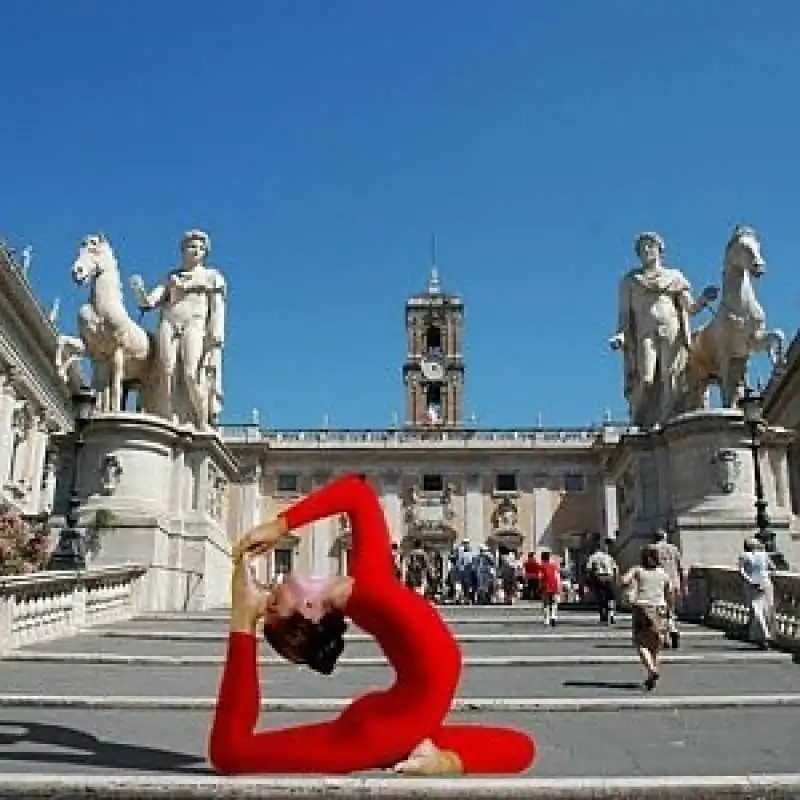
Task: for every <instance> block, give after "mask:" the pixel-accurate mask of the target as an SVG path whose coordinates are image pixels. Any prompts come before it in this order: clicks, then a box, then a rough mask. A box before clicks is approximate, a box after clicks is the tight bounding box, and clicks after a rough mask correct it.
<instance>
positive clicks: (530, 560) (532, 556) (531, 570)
mask: <svg viewBox="0 0 800 800" xmlns="http://www.w3.org/2000/svg"><path fill="white" fill-rule="evenodd" d="M523 573H524V575H525V588H524V594H523V597H524V599H525V600H538V599H539V559H538V558H536V553H533V552H531V553H528V557H527V558H526V559H525V564H524V565H523Z"/></svg>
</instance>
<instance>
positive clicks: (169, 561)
mask: <svg viewBox="0 0 800 800" xmlns="http://www.w3.org/2000/svg"><path fill="white" fill-rule="evenodd" d="M84 438H85V445H84V447H83V450H82V452H81V454H80V459H79V462H78V464H77V488H78V493H79V495H80V497H82V498H86V499H85V502H84V503H83V505H82V506H81V509H80V519H81V525H82V526H84V527H85V529H86V531H87V550H88V553H87V556H88V559H89V560H90V562H91V564H92V566H101V565H107V564H120V563H126V562H135V563H138V564H141V565H143V566H146V567H147V568H148V571H147V574H146V576H145V578H144V581H145V584H144V587H143V595H142V596H143V599H144V604H145V605H144V609H145V610H147V611H177V610H204V609H208V608H213V607H219V606H224V605H227V604H228V603H229V602H230V577H231V561H230V555H229V554H230V550H231V543H230V541H229V538H228V531H227V516H228V515H227V486H228V484H229V483H230V482H231V481H232V480H234V479H235V476H236V475H237V473H238V468H237V465H236V462H235V460H234V458H233V456H232V455H231V453H230V451H229V450H228V449H227V447H226V446H225V445H224V444H223V442H222V439H221V438H220V436H219V434H218V433H217V432H216V431H211V430H210V431H196V430H194V429H192V428H188V427H183V426H176V425H173V424H171V423H169V422H167V421H166V420H163V419H161V418H159V417H155V416H151V415H149V414H141V413H108V414H100V415H97V416H96V417H94V418H93V419H92V421H91V422H90V423H89V424H88V425H87V427H86V429H85V432H84ZM61 488H64V489H66V488H67V487H63V484H62V487H61ZM67 491H68V489H67ZM62 502H63V500H62ZM62 507H64V506H62Z"/></svg>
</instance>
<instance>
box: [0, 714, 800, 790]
mask: <svg viewBox="0 0 800 800" xmlns="http://www.w3.org/2000/svg"><path fill="white" fill-rule="evenodd" d="M329 716H330V713H329V712H318V713H303V714H296V713H295V714H288V713H273V714H264V715H262V717H261V719H260V721H259V723H258V728H259V729H265V728H279V727H285V726H289V725H297V724H303V723H311V722H317V721H319V720H321V719H325V718H328V717H329ZM797 719H798V711H797V709H796V708H794V707H786V708H780V707H763V708H758V707H747V708H705V709H674V708H666V709H660V708H655V707H653V708H651V709H649V710H646V711H636V710H627V711H626V710H623V711H622V712H621V713H606V712H605V711H602V710H600V711H594V710H584V711H583V712H581V713H578V714H571V713H561V712H560V711H557V712H556V713H541V712H536V713H534V712H519V713H516V714H514V715H513V716H509V715H508V714H507V713H502V712H501V713H496V712H491V711H480V712H475V711H473V712H468V711H465V712H462V713H458V714H456V715H454V717H453V721H454V722H458V723H467V724H472V723H483V724H487V725H513V726H514V727H517V728H520V729H522V730H526V731H529V732H530V733H531V734H532V735H533V736H534V738H535V739H536V744H537V751H538V756H537V760H536V762H535V764H534V767H533V769H532V770H531V771H530V772H529V773H528V775H535V776H536V778H537V779H542V778H557V779H559V782H561V781H563V780H564V779H566V780H565V781H564V782H563V783H560V785H562V786H564V787H566V788H565V791H571V790H572V789H574V788H575V786H576V785H577V784H576V779H584V778H587V777H589V778H592V776H604V778H605V779H619V778H624V777H626V776H632V775H636V776H639V779H647V778H651V779H652V780H653V781H654V780H655V779H658V780H659V781H662V780H664V778H665V777H666V778H669V777H672V778H673V779H674V780H675V781H676V783H675V786H677V787H680V788H682V789H683V791H685V792H686V793H685V794H683V795H680V794H672V795H668V796H669V797H676V798H680V800H686V798H688V797H691V798H692V800H697V797H699V796H702V795H698V794H697V793H696V792H695V791H694V789H693V788H692V787H693V786H695V785H696V784H695V783H693V782H692V781H690V780H689V781H687V778H685V777H683V776H694V777H695V778H696V779H697V780H700V779H702V778H704V777H705V776H709V775H726V774H731V773H733V772H739V773H742V772H745V771H746V772H747V773H748V774H750V775H755V774H759V775H760V774H765V775H769V774H779V773H795V772H797V764H798V760H799V759H800V743H798V737H797ZM210 723H211V710H210V708H209V707H203V708H202V709H200V710H194V711H191V710H188V711H186V710H184V711H181V710H176V711H167V710H162V711H159V710H154V709H152V708H149V709H141V710H135V709H131V710H120V709H118V708H111V709H108V710H102V709H86V708H79V707H62V708H41V707H40V708H33V707H28V708H23V707H16V708H2V707H0V734H2V742H3V746H2V748H1V749H0V776H2V773H4V772H5V773H16V774H26V775H28V776H30V778H31V780H34V776H44V775H49V776H51V777H53V778H55V777H58V778H64V777H72V778H73V779H76V780H77V779H78V776H85V775H88V774H91V773H93V774H95V775H97V776H101V775H106V776H109V777H113V778H114V779H116V780H119V781H120V782H122V783H124V782H125V781H127V780H128V777H129V776H133V775H135V774H139V775H140V776H149V777H150V779H151V780H152V781H154V782H157V783H158V784H160V785H163V786H164V789H162V790H161V794H160V795H159V796H160V797H166V796H169V795H170V790H169V789H168V787H169V786H171V785H172V784H171V781H170V779H171V778H172V779H174V780H176V781H177V780H178V778H179V777H180V778H183V779H188V780H193V779H194V778H195V777H198V778H199V777H203V776H209V773H210V772H211V770H210V768H209V767H208V765H207V764H206V761H205V752H206V746H207V737H208V730H209V725H210ZM371 774H372V775H374V773H371ZM5 777H6V779H12V780H13V778H12V777H11V776H8V775H6V776H5ZM1 779H2V778H1V777H0V780H1ZM275 780H278V779H275V778H267V779H266V784H265V783H264V782H261V781H259V784H260V785H261V786H264V785H268V784H269V783H270V782H271V781H275ZM395 780H397V782H398V783H397V785H398V786H399V787H402V788H403V790H404V791H407V790H408V789H409V787H411V786H413V784H412V783H406V779H395ZM754 780H755V778H754ZM239 784H242V785H247V784H248V779H246V778H242V779H236V780H235V781H224V782H223V783H222V784H220V785H224V786H226V787H229V788H228V789H226V791H235V786H237V785H239ZM313 785H314V789H315V791H319V790H320V789H323V787H324V786H325V785H330V786H332V787H333V788H332V790H331V792H332V793H333V794H335V796H336V797H337V798H346V797H349V796H351V795H350V793H349V792H341V791H335V787H336V786H339V785H341V784H339V783H338V779H329V778H326V779H324V781H323V780H316V781H314V783H313ZM371 785H374V786H377V784H371ZM437 785H438V780H437ZM443 785H444V784H443ZM480 785H481V784H480V782H479V779H476V778H470V779H469V780H461V781H458V782H455V781H454V782H452V784H451V788H450V790H449V791H450V792H451V796H452V797H453V800H455V798H456V797H461V796H462V794H464V793H467V792H470V791H477V789H475V787H479V786H480ZM514 785H515V783H514V779H511V778H504V779H502V780H500V781H499V782H498V783H495V784H494V785H490V786H489V788H487V793H486V794H484V795H481V796H482V797H484V798H488V797H489V796H494V795H495V794H496V795H497V796H498V797H503V798H506V797H512V798H513V797H517V798H520V799H521V798H523V797H524V798H526V800H527V798H534V797H535V798H539V797H540V796H541V795H540V794H539V793H538V792H534V793H533V794H530V793H529V792H531V791H532V790H533V788H535V786H536V784H530V785H529V787H528V788H526V789H525V790H524V791H520V792H512V791H511V789H512V788H513V786H514ZM612 785H613V786H616V787H619V786H620V785H621V784H620V783H618V782H617V783H614V784H612ZM633 785H634V786H637V791H638V784H633ZM667 785H668V786H669V785H671V784H670V783H669V781H668V782H667ZM756 785H757V784H752V786H745V789H744V790H743V791H751V793H750V794H741V793H740V794H739V795H738V798H739V800H744V798H746V797H749V798H758V797H762V796H766V795H763V794H753V793H752V787H753V786H756ZM4 786H5V784H2V783H0V796H4V797H17V796H22V795H21V794H19V793H18V792H17V791H13V792H12V791H3V787H4ZM503 787H508V791H503V790H502V789H503ZM687 787H688V790H687ZM102 788H103V789H104V791H101V792H97V793H93V794H91V793H89V792H87V793H86V794H85V795H81V794H80V793H78V794H77V795H75V794H72V793H71V792H69V791H68V790H67V791H63V792H60V793H57V794H56V793H54V794H52V795H49V796H51V797H61V798H66V797H76V796H86V797H87V800H88V797H89V795H90V794H91V797H93V798H97V797H106V796H109V797H113V796H117V797H122V796H127V795H124V794H123V793H122V790H120V791H119V792H117V793H116V794H108V793H107V791H105V790H108V791H109V792H114V791H115V790H114V789H113V787H112V786H109V785H108V784H103V785H102ZM498 790H500V791H499V792H498ZM322 794H323V796H325V790H324V789H323V791H322ZM427 795H428V791H427V788H426V785H425V784H420V791H419V792H418V793H417V794H416V795H415V796H416V797H418V798H422V797H423V796H425V797H427ZM215 796H216V795H215ZM219 796H223V797H224V796H226V795H225V794H224V793H220V795H219ZM230 796H235V795H230ZM252 796H253V797H260V796H261V795H259V794H258V793H256V792H255V791H253V792H252ZM292 796H293V795H292ZM467 796H469V795H467ZM474 796H477V795H474ZM561 796H562V797H570V796H571V795H570V794H562V795H561ZM588 796H591V795H588ZM614 796H619V795H614ZM622 796H629V797H638V796H640V795H622ZM653 796H659V795H655V794H654V795H653ZM710 796H714V795H710ZM732 796H736V795H732ZM781 796H782V795H780V794H775V795H773V794H770V795H769V797H770V798H774V797H781ZM784 796H794V797H797V796H798V795H797V794H795V795H784Z"/></svg>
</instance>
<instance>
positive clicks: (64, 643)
mask: <svg viewBox="0 0 800 800" xmlns="http://www.w3.org/2000/svg"><path fill="white" fill-rule="evenodd" d="M459 643H460V646H461V649H462V652H463V654H464V656H465V657H466V658H485V657H492V656H497V657H512V656H522V657H536V656H551V655H552V656H556V657H562V656H583V655H585V656H587V658H589V659H591V658H592V657H593V655H595V654H600V655H611V656H628V655H631V654H632V653H633V652H634V651H633V648H632V645H631V635H630V631H627V632H626V633H625V635H624V636H617V637H616V638H612V639H609V638H608V637H596V638H592V639H586V638H582V639H575V638H570V639H558V638H552V637H547V638H543V637H541V636H538V637H536V638H531V639H527V640H523V641H520V640H518V639H510V640H506V641H498V640H496V639H490V640H482V639H479V640H477V641H475V640H474V639H470V640H467V641H465V640H464V639H463V638H460V639H459ZM262 650H263V652H264V654H265V655H269V654H270V652H271V650H270V649H269V647H267V646H266V645H262ZM17 652H20V653H25V654H29V653H30V654H35V653H39V652H43V653H48V654H57V653H87V652H88V653H101V652H102V653H109V654H121V655H143V656H150V655H163V656H167V657H177V658H179V657H181V656H208V657H213V656H220V655H223V654H224V652H225V642H224V637H223V638H216V637H215V638H210V639H209V638H200V639H162V638H158V639H154V638H146V639H138V638H136V637H130V638H129V637H124V638H121V637H104V636H98V635H96V634H95V633H93V632H92V631H91V629H90V631H89V632H87V633H86V634H82V635H79V636H73V637H69V638H64V639H55V640H52V641H45V642H39V643H38V644H34V645H28V646H27V647H25V648H24V649H23V650H22V651H17ZM666 652H667V654H669V653H670V652H672V651H666ZM676 652H678V653H688V654H702V655H705V654H708V655H709V656H711V657H714V656H715V654H718V653H719V654H725V653H735V654H737V655H741V656H742V657H745V656H749V655H753V656H757V655H759V653H758V651H757V649H756V648H754V646H753V645H751V644H748V643H747V642H742V641H737V640H730V639H726V638H724V637H723V636H717V635H714V636H710V637H706V636H697V635H689V636H685V637H684V638H683V639H682V640H681V647H680V649H679V650H678V651H676ZM376 656H381V657H382V651H381V650H380V648H379V646H378V645H377V644H376V643H375V642H374V641H372V640H370V639H368V638H364V637H361V638H359V639H358V640H353V639H348V640H347V647H346V648H345V652H344V657H345V658H368V657H376ZM0 663H2V659H0Z"/></svg>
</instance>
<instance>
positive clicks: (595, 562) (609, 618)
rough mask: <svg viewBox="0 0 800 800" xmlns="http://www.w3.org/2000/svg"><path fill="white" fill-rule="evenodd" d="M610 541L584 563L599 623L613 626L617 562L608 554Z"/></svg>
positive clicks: (606, 541) (607, 540)
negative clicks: (598, 612)
mask: <svg viewBox="0 0 800 800" xmlns="http://www.w3.org/2000/svg"><path fill="white" fill-rule="evenodd" d="M610 543H611V540H609V539H606V540H605V541H604V543H603V546H601V547H598V548H597V550H596V551H595V552H594V553H592V555H591V556H590V557H589V560H588V561H587V562H586V570H587V572H588V573H589V582H590V586H591V589H592V593H593V594H594V596H595V597H596V598H597V603H598V605H599V606H600V622H606V623H608V624H609V625H613V624H614V622H615V611H616V594H615V584H616V579H617V562H616V561H615V560H614V558H613V557H612V556H611V555H610V554H609V552H608V547H609V545H610Z"/></svg>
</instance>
